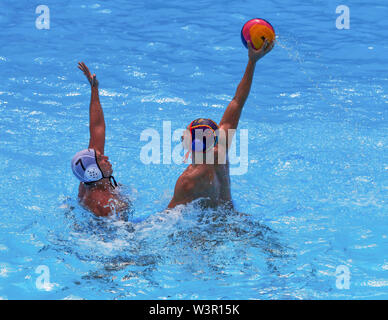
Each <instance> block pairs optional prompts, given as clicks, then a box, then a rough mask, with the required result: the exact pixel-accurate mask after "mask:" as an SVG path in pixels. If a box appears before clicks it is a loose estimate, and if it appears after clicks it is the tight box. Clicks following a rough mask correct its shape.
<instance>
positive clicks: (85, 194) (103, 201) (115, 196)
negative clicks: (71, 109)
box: [71, 62, 128, 216]
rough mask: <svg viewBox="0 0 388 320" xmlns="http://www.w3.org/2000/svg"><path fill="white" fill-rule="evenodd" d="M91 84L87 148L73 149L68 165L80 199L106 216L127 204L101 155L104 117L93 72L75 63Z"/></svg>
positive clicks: (85, 205)
mask: <svg viewBox="0 0 388 320" xmlns="http://www.w3.org/2000/svg"><path fill="white" fill-rule="evenodd" d="M78 68H79V69H80V70H81V71H83V73H84V74H85V76H86V78H87V79H88V81H89V83H90V86H91V100H90V108H89V122H90V123H89V130H90V140H89V147H88V149H84V150H81V151H79V152H77V153H76V154H75V155H74V157H73V159H72V160H71V169H72V170H73V173H74V175H75V176H76V177H77V178H78V180H80V181H81V183H80V185H79V189H78V198H79V200H80V203H81V204H82V205H83V206H84V207H86V208H87V209H89V210H90V211H92V212H93V213H94V214H95V215H97V216H109V215H111V214H113V213H118V212H121V211H124V210H126V209H127V208H128V204H127V203H126V202H125V201H124V200H123V198H122V197H121V196H120V194H119V193H118V192H117V186H118V185H117V183H116V180H115V179H114V177H113V176H112V173H113V170H112V165H111V164H110V162H109V161H108V157H107V156H105V155H104V147H105V120H104V112H103V111H102V108H101V104H100V99H99V95H98V81H97V78H96V75H95V74H93V76H92V75H91V73H90V71H89V69H88V67H87V66H86V65H85V63H83V62H81V63H78Z"/></svg>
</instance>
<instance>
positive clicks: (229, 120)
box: [220, 40, 274, 149]
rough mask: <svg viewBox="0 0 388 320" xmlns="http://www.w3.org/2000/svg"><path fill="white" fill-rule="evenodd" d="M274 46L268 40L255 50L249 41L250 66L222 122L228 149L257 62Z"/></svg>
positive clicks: (221, 127)
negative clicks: (230, 130)
mask: <svg viewBox="0 0 388 320" xmlns="http://www.w3.org/2000/svg"><path fill="white" fill-rule="evenodd" d="M273 46H274V43H273V42H271V43H268V42H267V40H266V41H265V42H264V44H263V46H262V47H261V48H260V49H259V50H255V49H254V48H253V47H252V44H251V42H250V41H248V57H249V60H248V65H247V67H246V69H245V73H244V76H243V78H242V80H241V82H240V84H239V85H238V87H237V90H236V94H235V95H234V98H233V99H232V101H231V102H230V103H229V105H228V107H227V108H226V110H225V113H224V115H223V117H222V119H221V122H220V129H223V130H225V134H226V144H227V149H229V147H230V145H231V143H232V138H233V134H234V130H232V131H233V132H229V131H228V130H229V129H237V126H238V122H239V120H240V115H241V111H242V109H243V107H244V104H245V101H246V100H247V98H248V95H249V91H250V90H251V85H252V79H253V74H254V72H255V66H256V62H257V61H258V60H259V59H261V58H262V57H264V56H265V55H266V54H267V53H268V52H270V51H271V50H272V48H273Z"/></svg>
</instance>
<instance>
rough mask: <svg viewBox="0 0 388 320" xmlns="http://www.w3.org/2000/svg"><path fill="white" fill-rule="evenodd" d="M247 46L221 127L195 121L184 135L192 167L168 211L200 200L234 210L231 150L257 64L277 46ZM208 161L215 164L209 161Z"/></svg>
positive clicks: (175, 191) (177, 188) (266, 42)
mask: <svg viewBox="0 0 388 320" xmlns="http://www.w3.org/2000/svg"><path fill="white" fill-rule="evenodd" d="M246 43H247V47H248V57H249V60H248V65H247V67H246V69H245V73H244V76H243V78H242V80H241V82H240V84H239V85H238V87H237V90H236V94H235V96H234V98H233V99H232V101H231V102H230V103H229V105H228V107H227V108H226V110H225V112H224V115H223V117H222V119H221V122H220V123H219V125H217V124H216V123H215V122H214V121H212V120H210V119H196V120H194V121H192V122H191V123H190V125H189V126H188V127H187V130H186V131H185V132H184V134H183V136H182V143H183V146H184V148H185V149H186V150H187V154H186V158H187V157H188V155H189V154H190V153H191V155H192V164H191V165H189V166H188V167H187V168H186V170H185V171H184V172H183V173H182V175H181V176H180V177H179V178H178V180H177V182H176V185H175V190H174V196H173V198H172V200H171V201H170V203H169V205H168V208H174V207H176V206H177V205H181V204H187V203H189V202H191V201H193V200H196V199H199V198H203V200H202V203H203V204H204V206H206V207H218V206H220V205H221V206H226V207H227V208H233V203H232V198H231V191H230V176H229V161H228V150H229V148H230V145H231V143H232V139H233V135H234V132H235V129H236V128H237V126H238V122H239V120H240V115H241V111H242V109H243V107H244V104H245V101H246V100H247V98H248V95H249V91H250V89H251V85H252V79H253V74H254V71H255V66H256V62H257V61H258V60H259V59H261V58H262V57H264V56H265V55H266V54H267V53H268V52H270V51H271V50H272V48H273V46H274V42H273V41H270V42H269V41H267V40H266V39H264V40H262V41H261V43H262V45H261V47H260V49H259V50H256V49H254V48H253V46H252V42H251V39H248V40H247V41H246ZM231 129H234V130H231ZM207 159H212V161H211V162H209V161H207Z"/></svg>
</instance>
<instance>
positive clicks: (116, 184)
mask: <svg viewBox="0 0 388 320" xmlns="http://www.w3.org/2000/svg"><path fill="white" fill-rule="evenodd" d="M102 179H109V184H110V185H111V187H112V188H113V189H116V188H117V187H118V183H117V182H116V179H115V177H114V176H109V177H104V175H102V178H101V179H100V180H102ZM100 180H96V181H89V182H84V184H86V185H91V184H92V183H94V182H98V181H100Z"/></svg>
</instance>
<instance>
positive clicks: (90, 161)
mask: <svg viewBox="0 0 388 320" xmlns="http://www.w3.org/2000/svg"><path fill="white" fill-rule="evenodd" d="M71 169H72V170H73V173H74V175H75V176H76V177H77V178H78V179H79V180H80V181H82V182H93V181H98V180H101V179H102V178H104V175H103V173H102V171H101V169H100V167H99V165H98V163H97V156H96V151H95V150H94V149H85V150H82V151H79V152H77V153H76V154H75V156H74V157H73V159H72V160H71Z"/></svg>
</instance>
